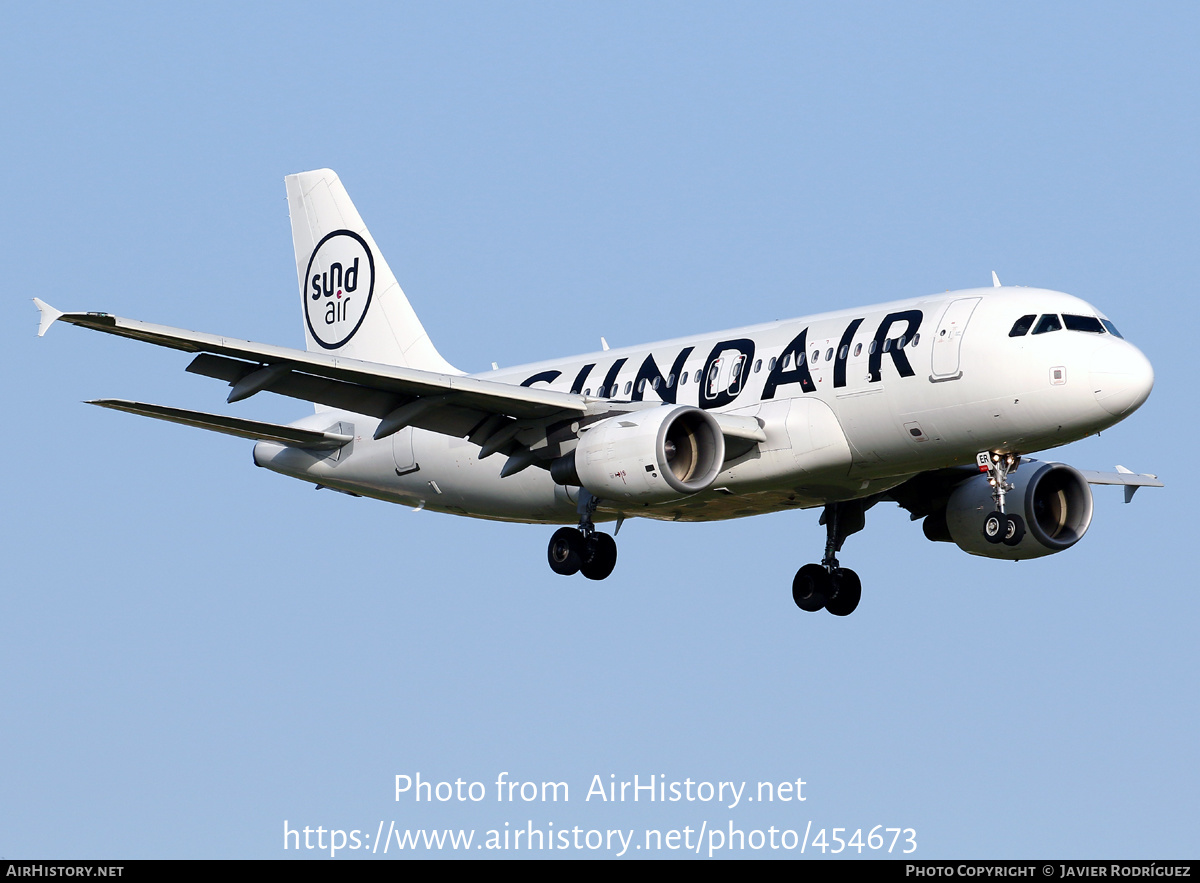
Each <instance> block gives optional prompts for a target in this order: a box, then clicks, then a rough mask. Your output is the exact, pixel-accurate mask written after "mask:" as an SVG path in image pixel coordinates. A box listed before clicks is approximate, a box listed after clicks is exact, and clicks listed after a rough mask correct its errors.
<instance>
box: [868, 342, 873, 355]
mask: <svg viewBox="0 0 1200 883" xmlns="http://www.w3.org/2000/svg"><path fill="white" fill-rule="evenodd" d="M867 352H868V353H870V354H871V355H875V341H873V340H872V341H871V346H870V347H869V348H868V349H867Z"/></svg>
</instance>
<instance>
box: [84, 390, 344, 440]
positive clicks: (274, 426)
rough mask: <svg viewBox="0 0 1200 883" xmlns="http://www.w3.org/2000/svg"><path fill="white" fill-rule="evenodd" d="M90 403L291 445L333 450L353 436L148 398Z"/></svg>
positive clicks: (90, 403)
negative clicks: (152, 401)
mask: <svg viewBox="0 0 1200 883" xmlns="http://www.w3.org/2000/svg"><path fill="white" fill-rule="evenodd" d="M88 404H89V405H99V406H100V407H101V408H111V409H113V410H114V411H128V412H129V413H130V414H141V415H142V416H143V417H153V418H155V419H156V420H167V421H169V422H171V423H182V424H183V425H184V426H195V427H198V428H200V429H211V430H212V431H213V432H223V433H225V434H226V435H236V436H239V437H240V438H249V439H255V440H257V441H273V442H278V443H279V444H281V445H290V446H292V447H297V448H315V449H318V450H332V449H334V448H340V447H342V446H343V445H345V444H347V443H349V442H350V441H352V440H353V436H349V435H342V434H341V433H337V432H316V431H314V430H311V429H297V428H296V427H294V426H282V425H280V424H278V423H263V422H261V421H258V420H243V419H241V418H239V417H225V416H223V415H221V414H206V413H204V412H203V411H188V410H185V409H184V408H168V407H167V406H165V405H149V404H146V403H145V402H129V401H125V400H123V399H96V400H94V401H90V402H88Z"/></svg>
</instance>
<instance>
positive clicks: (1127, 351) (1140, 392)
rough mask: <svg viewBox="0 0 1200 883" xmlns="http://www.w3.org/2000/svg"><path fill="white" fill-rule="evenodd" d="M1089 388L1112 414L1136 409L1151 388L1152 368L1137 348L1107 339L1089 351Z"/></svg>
mask: <svg viewBox="0 0 1200 883" xmlns="http://www.w3.org/2000/svg"><path fill="white" fill-rule="evenodd" d="M1091 366H1092V370H1091V380H1092V391H1093V392H1094V393H1095V396H1096V401H1097V402H1099V403H1100V407H1102V408H1104V410H1106V411H1108V413H1110V414H1112V415H1113V416H1114V417H1122V416H1124V415H1126V414H1129V413H1131V412H1132V411H1134V410H1136V409H1137V408H1139V407H1140V406H1141V404H1142V402H1144V401H1146V398H1147V397H1148V396H1149V395H1150V390H1151V389H1152V388H1153V387H1154V368H1153V367H1151V365H1150V360H1149V359H1147V358H1146V357H1145V356H1144V355H1142V352H1141V350H1139V349H1138V348H1137V347H1135V346H1134V345H1133V344H1131V343H1126V342H1125V341H1123V340H1107V341H1105V342H1104V344H1103V345H1101V346H1100V347H1099V348H1097V349H1096V351H1095V352H1094V353H1092V359H1091Z"/></svg>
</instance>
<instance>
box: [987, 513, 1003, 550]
mask: <svg viewBox="0 0 1200 883" xmlns="http://www.w3.org/2000/svg"><path fill="white" fill-rule="evenodd" d="M1007 528H1008V524H1007V516H1006V515H1005V514H1004V513H1003V512H993V513H992V514H991V515H989V516H988V517H987V518H985V519H984V520H983V538H984V539H985V540H987V541H988V542H989V543H1000V542H1003V541H1004V534H1005V533H1006V532H1007Z"/></svg>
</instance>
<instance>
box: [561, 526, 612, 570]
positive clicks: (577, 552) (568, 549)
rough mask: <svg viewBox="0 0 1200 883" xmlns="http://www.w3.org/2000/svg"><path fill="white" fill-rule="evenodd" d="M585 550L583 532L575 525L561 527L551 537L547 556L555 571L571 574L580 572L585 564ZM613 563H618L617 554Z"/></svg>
mask: <svg viewBox="0 0 1200 883" xmlns="http://www.w3.org/2000/svg"><path fill="white" fill-rule="evenodd" d="M583 551H584V550H583V534H581V533H580V532H579V531H578V530H576V529H575V528H573V527H560V528H559V529H558V530H556V531H555V532H554V536H552V537H550V546H549V548H548V549H547V550H546V558H547V559H548V560H549V561H550V569H551V570H553V571H554V572H555V573H559V574H562V575H563V576H571V575H572V574H574V573H578V572H579V568H580V566H582V564H583ZM613 563H614V564H615V563H616V558H615V556H614V558H613ZM610 569H611V568H610Z"/></svg>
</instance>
